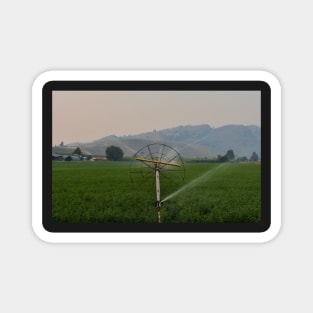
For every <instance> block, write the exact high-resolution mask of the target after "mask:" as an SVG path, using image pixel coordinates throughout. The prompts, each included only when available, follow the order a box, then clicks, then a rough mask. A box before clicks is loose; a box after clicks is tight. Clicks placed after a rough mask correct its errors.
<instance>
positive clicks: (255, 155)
mask: <svg viewBox="0 0 313 313" xmlns="http://www.w3.org/2000/svg"><path fill="white" fill-rule="evenodd" d="M250 161H251V162H257V161H259V156H258V155H257V153H256V152H253V153H252V155H251V157H250Z"/></svg>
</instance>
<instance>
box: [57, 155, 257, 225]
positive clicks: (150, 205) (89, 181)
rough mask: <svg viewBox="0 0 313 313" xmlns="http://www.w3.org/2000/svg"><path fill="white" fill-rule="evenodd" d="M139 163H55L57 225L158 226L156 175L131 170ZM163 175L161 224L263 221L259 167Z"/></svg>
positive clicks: (212, 167) (195, 166)
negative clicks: (137, 224)
mask: <svg viewBox="0 0 313 313" xmlns="http://www.w3.org/2000/svg"><path fill="white" fill-rule="evenodd" d="M139 163H140V162H138V161H137V162H134V163H132V162H127V161H102V162H101V161H99V162H89V161H81V162H53V164H52V166H53V167H52V217H53V221H55V222H65V223H66V222H71V223H73V222H74V223H75V222H83V223H97V222H109V223H156V222H157V212H156V209H155V201H156V196H155V193H156V191H155V178H154V173H153V171H151V172H150V173H149V172H147V173H142V172H141V171H140V168H139V166H140V165H138V172H136V171H135V172H134V173H130V172H129V168H130V164H131V165H132V166H134V165H135V166H137V164H139ZM164 172H165V173H164V175H163V173H162V171H161V176H160V181H161V199H162V200H163V201H164V202H163V203H162V208H161V215H162V222H163V223H227V222H239V223H256V222H259V221H260V211H261V178H260V175H261V165H260V164H257V163H233V164H216V163H186V164H185V176H184V180H183V181H181V180H180V178H181V172H177V173H175V172H173V173H171V172H168V173H167V172H166V171H164ZM176 174H177V175H176ZM175 175H176V176H175Z"/></svg>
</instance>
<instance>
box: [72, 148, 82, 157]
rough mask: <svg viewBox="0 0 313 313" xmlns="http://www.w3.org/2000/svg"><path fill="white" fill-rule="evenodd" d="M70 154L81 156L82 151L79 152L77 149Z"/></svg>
mask: <svg viewBox="0 0 313 313" xmlns="http://www.w3.org/2000/svg"><path fill="white" fill-rule="evenodd" d="M72 154H78V155H82V151H81V150H80V148H79V147H77V148H76V149H75V150H74V152H73V153H72Z"/></svg>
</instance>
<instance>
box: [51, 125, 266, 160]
mask: <svg viewBox="0 0 313 313" xmlns="http://www.w3.org/2000/svg"><path fill="white" fill-rule="evenodd" d="M155 142H159V143H164V144H168V145H170V146H172V147H173V148H175V149H176V150H177V151H178V152H179V153H180V154H181V155H182V156H183V157H207V158H215V157H217V155H218V154H220V155H224V154H225V153H226V151H227V150H229V149H232V150H233V151H234V153H235V155H236V156H238V157H241V156H247V157H250V156H251V154H252V153H253V152H256V153H257V154H258V155H259V156H261V128H260V127H258V126H255V125H248V126H245V125H225V126H221V127H217V128H213V127H211V126H210V125H207V124H203V125H184V126H177V127H173V128H168V129H163V130H158V131H157V130H154V131H151V132H146V133H142V134H138V135H129V136H121V137H119V136H115V135H110V136H106V137H103V138H100V139H97V140H94V141H92V142H89V143H71V146H75V145H76V146H79V147H80V148H81V149H82V150H84V151H88V152H90V153H91V154H93V155H105V150H106V148H107V147H108V146H110V145H114V146H118V147H120V148H121V149H122V150H123V151H124V155H125V156H131V155H133V154H134V153H136V152H137V151H138V150H139V149H140V148H142V147H143V146H145V145H147V144H150V143H155ZM54 150H55V152H57V147H56V148H54Z"/></svg>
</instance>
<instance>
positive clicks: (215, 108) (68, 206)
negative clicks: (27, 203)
mask: <svg viewBox="0 0 313 313" xmlns="http://www.w3.org/2000/svg"><path fill="white" fill-rule="evenodd" d="M137 89H138V88H137ZM51 135H52V142H51V143H50V145H51V150H52V168H51V170H52V177H51V179H52V188H51V189H52V192H51V197H52V200H51V201H52V203H51V206H52V222H53V223H58V224H60V223H61V224H67V223H71V224H73V223H74V224H75V223H84V224H86V223H87V224H97V223H117V224H123V223H131V224H137V223H138V224H153V223H154V224H186V223H188V224H189V223H191V224H227V223H245V224H257V223H260V221H261V219H262V216H261V212H262V210H261V206H262V203H261V202H262V201H261V200H262V197H261V168H262V151H261V90H188V89H187V90H53V91H52V134H51Z"/></svg>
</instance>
